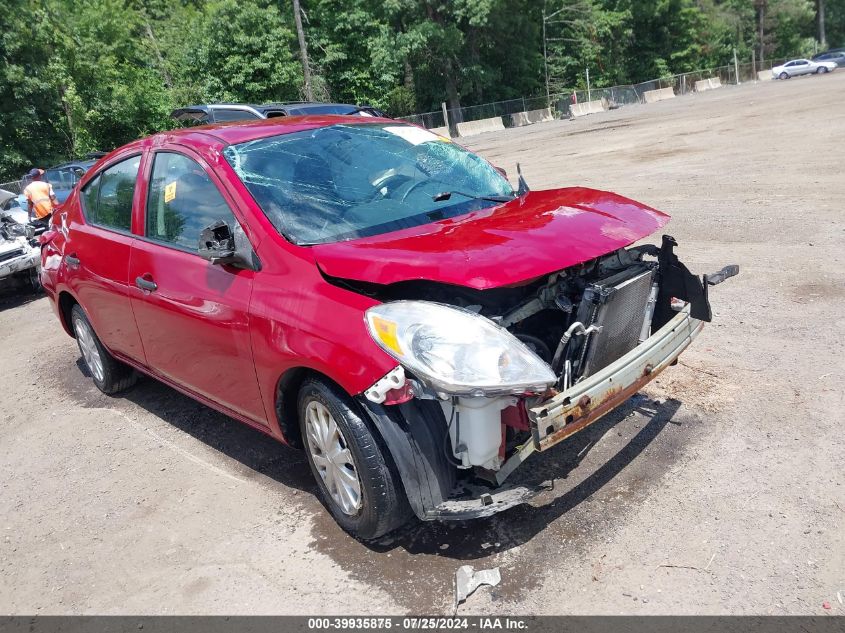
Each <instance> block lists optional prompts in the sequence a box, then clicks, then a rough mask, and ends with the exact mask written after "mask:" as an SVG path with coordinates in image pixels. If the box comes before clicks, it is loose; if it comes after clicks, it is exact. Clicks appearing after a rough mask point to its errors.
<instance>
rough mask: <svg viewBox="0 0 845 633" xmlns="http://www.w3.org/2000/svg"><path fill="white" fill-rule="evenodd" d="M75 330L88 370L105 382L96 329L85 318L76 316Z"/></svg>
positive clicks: (99, 380)
mask: <svg viewBox="0 0 845 633" xmlns="http://www.w3.org/2000/svg"><path fill="white" fill-rule="evenodd" d="M73 331H74V333H75V334H76V342H77V343H78V344H79V351H80V352H82V358H84V359H85V364H86V365H87V366H88V371H90V372H91V375H92V376H94V379H95V380H96V381H98V382H103V379H104V378H105V371H104V369H103V359H102V357H101V356H100V350H99V348H98V347H97V341H96V339H95V338H94V330H92V329H91V326H90V325H89V324H88V323H87V322H86V321H85V320H84V319H82V318H80V317H74V319H73Z"/></svg>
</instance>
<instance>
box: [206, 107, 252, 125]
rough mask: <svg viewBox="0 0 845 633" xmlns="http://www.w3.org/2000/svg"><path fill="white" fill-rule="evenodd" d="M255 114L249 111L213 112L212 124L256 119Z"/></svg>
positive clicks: (216, 110)
mask: <svg viewBox="0 0 845 633" xmlns="http://www.w3.org/2000/svg"><path fill="white" fill-rule="evenodd" d="M258 118H259V117H257V116H255V113H253V112H250V111H249V110H218V109H215V110H214V122H215V123H220V122H223V121H244V120H248V119H258Z"/></svg>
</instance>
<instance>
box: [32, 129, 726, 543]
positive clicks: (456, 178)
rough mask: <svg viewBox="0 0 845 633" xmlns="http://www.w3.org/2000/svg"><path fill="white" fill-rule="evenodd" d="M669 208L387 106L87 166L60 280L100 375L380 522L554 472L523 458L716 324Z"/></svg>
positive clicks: (625, 393)
mask: <svg viewBox="0 0 845 633" xmlns="http://www.w3.org/2000/svg"><path fill="white" fill-rule="evenodd" d="M668 221H669V216H667V215H666V214H664V213H662V212H660V211H657V210H655V209H652V208H650V207H648V206H647V205H644V204H641V203H638V202H635V201H633V200H630V199H628V198H625V197H622V196H620V195H617V194H614V193H608V192H605V191H597V190H594V189H586V188H580V187H572V188H566V189H553V190H548V191H529V190H528V187H527V185H526V184H525V182H524V180H523V179H522V177H521V176H520V186H519V189H518V190H517V191H514V190H513V188H512V187H511V185H510V184H509V182H508V181H507V179H506V178H505V177H504V176H503V175H502V173H501V172H500V171H499V170H497V169H496V168H494V167H493V166H492V165H490V164H489V163H488V162H487V161H485V160H484V159H482V158H481V157H479V156H477V155H475V154H473V153H471V152H469V151H467V150H466V149H463V148H462V147H460V146H459V145H456V144H454V143H452V142H450V141H449V140H448V139H445V138H444V137H442V136H438V135H436V134H432V133H431V132H429V131H427V130H424V129H422V128H419V127H415V126H412V125H408V124H404V123H400V122H397V121H393V120H390V119H372V118H371V119H362V118H361V117H353V116H350V117H336V116H325V117H284V118H281V119H273V120H268V121H256V122H251V123H244V124H235V125H231V124H230V125H222V126H207V127H194V128H186V129H181V130H175V131H170V132H163V133H161V134H157V135H155V136H153V137H150V138H146V139H144V140H140V141H136V142H134V143H130V144H129V145H126V146H125V147H122V148H120V149H118V150H115V151H114V152H112V153H111V154H109V155H108V156H106V157H105V158H104V159H102V160H101V161H99V162H98V163H97V165H95V166H94V167H93V168H92V169H91V170H90V171H89V172H88V173H87V174H86V175H85V176H84V177H83V179H82V182H81V183H80V185H79V186H78V187H77V188H76V189H75V190H74V192H73V194H72V195H71V197H70V198H69V199H68V201H67V203H66V204H65V205H64V207H63V208H62V209H61V212H59V213H56V214H54V215H53V226H52V228H51V230H50V231H48V232H47V233H45V234H44V235H43V236H42V238H41V242H42V245H43V248H42V273H41V278H42V282H43V285H44V288H45V291H46V292H47V294H48V295H49V297H50V298H51V299H52V303H53V306H54V308H55V311H56V313H57V315H58V317H59V319H60V321H61V324H62V326H63V327H64V329H65V330H66V332H67V333H68V334H70V335H71V336H73V337H75V338H76V340H77V342H78V345H79V349H80V351H81V353H82V357H83V359H84V361H85V366H86V367H87V368H88V370H89V371H90V373H91V375H92V377H93V380H94V383H95V384H96V386H97V387H98V388H99V389H100V390H102V391H104V392H105V393H116V392H119V391H121V390H122V389H125V388H127V387H129V386H130V385H131V384H132V382H133V381H134V379H135V375H136V374H135V370H138V371H140V372H143V373H144V374H148V375H150V376H153V377H155V378H157V379H159V380H161V381H163V382H165V383H167V384H169V385H171V386H173V387H174V388H176V389H178V390H180V391H182V392H184V393H186V394H188V395H190V396H192V397H194V398H196V399H197V400H199V401H201V402H203V403H205V404H207V405H208V406H210V407H213V408H215V409H217V410H219V411H222V412H224V413H226V414H228V415H230V416H232V417H234V418H236V419H238V420H241V421H243V422H245V423H246V424H249V425H250V426H252V427H255V428H257V429H259V430H261V431H263V432H264V433H267V434H269V435H271V436H273V437H275V438H277V439H278V440H280V441H282V442H285V443H288V444H290V445H293V446H296V447H301V448H304V450H305V453H306V456H307V459H308V461H309V464H310V467H311V470H312V472H313V474H314V477H315V480H316V482H317V487H318V490H319V493H320V496H321V499H322V501H323V503H324V504H325V506H326V507H327V508H328V509H329V510H330V512H331V513H332V515H333V516H334V517H335V519H336V520H337V521H338V523H339V524H340V525H341V526H342V527H343V528H344V529H346V530H348V531H349V532H351V533H352V534H354V535H356V536H358V537H359V538H363V539H372V538H375V537H378V536H380V535H382V534H385V533H386V532H388V531H390V530H391V529H393V528H396V527H398V526H399V525H401V524H403V523H404V522H405V521H406V520H407V519H408V518H409V517H410V516H412V515H416V516H417V517H418V518H420V519H423V520H434V519H440V520H450V519H451V520H462V519H469V518H473V517H482V516H489V515H491V514H493V513H495V512H499V511H501V510H504V509H506V508H510V507H513V506H515V505H517V504H520V503H523V502H525V501H526V500H528V499H530V498H531V497H532V496H533V495H536V494H537V493H538V492H540V491H541V490H544V489H545V488H544V487H543V486H542V485H541V484H539V483H537V484H529V483H524V484H513V483H509V482H508V477H509V475H510V474H511V473H512V472H513V471H514V470H515V469H516V468H518V467H519V466H520V464H522V463H523V462H524V461H525V460H527V459H528V458H529V457H530V455H531V454H532V453H533V452H535V451H545V450H549V449H551V448H552V447H553V446H555V445H556V444H558V443H559V442H561V441H563V440H564V439H566V438H568V437H569V436H571V435H572V434H574V433H576V432H578V431H579V430H581V429H583V428H585V427H587V426H588V425H590V424H592V423H593V422H595V421H596V420H597V419H599V418H600V417H602V416H603V415H605V414H606V413H608V412H609V411H611V410H613V409H614V408H615V407H617V406H619V405H620V404H622V403H623V402H625V401H626V400H627V399H628V398H629V397H630V396H631V395H633V394H634V393H636V392H637V391H638V390H639V389H641V388H642V387H643V386H644V385H646V384H647V383H648V382H649V381H651V380H652V379H654V378H655V377H656V376H657V375H658V374H660V372H661V371H663V370H664V369H666V368H667V367H668V366H670V365H672V364H673V363H674V362H675V361H676V360H677V358H678V355H679V354H681V352H682V351H683V350H684V349H685V348H686V347H687V346H688V345H689V344H690V343H691V342H692V340H693V339H694V338H695V337H696V336H697V335H698V334H699V332H700V331H701V330H702V328H703V326H704V323H705V322H707V321H710V320H711V312H710V305H709V300H708V287H710V286H712V285H715V284H717V283H719V282H720V281H722V280H723V279H725V278H726V277H729V276H731V275H732V274H736V272H737V269H736V268H735V267H729V268H726V269H723V270H722V271H721V272H719V273H717V274H716V275H713V276H704V277H697V276H695V275H692V274H691V273H690V272H689V271H688V270H687V268H686V267H685V266H684V265H683V264H682V263H681V262H680V261H679V260H678V258H677V256H676V255H675V253H674V248H675V246H676V242H675V241H674V240H673V239H672V238H671V237H669V236H663V238H662V242H661V243H660V245H659V246H658V245H652V244H642V245H639V246H632V244H633V243H634V242H636V241H638V240H640V239H641V238H643V237H645V236H647V235H650V234H652V233H654V232H655V231H657V230H658V229H660V228H661V227H662V226H664V225H665V224H666V223H667V222H668Z"/></svg>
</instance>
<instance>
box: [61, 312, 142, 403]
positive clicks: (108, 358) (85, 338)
mask: <svg viewBox="0 0 845 633" xmlns="http://www.w3.org/2000/svg"><path fill="white" fill-rule="evenodd" d="M70 315H71V323H72V324H73V333H74V335H75V336H76V343H77V345H79V352H80V354H82V360H83V361H85V367H86V368H87V369H88V373H89V374H91V379H92V380H93V381H94V385H95V386H96V387H97V389H99V390H100V391H102V392H103V393H105V394H109V395H111V394H114V393H117V392H119V391H123V390H124V389H128V388H129V387H131V386H132V385H134V384H135V382H136V381H137V380H138V375H137V374H136V373H135V370H134V369H132V368H131V367H129V366H128V365H125V364H123V363H121V362H120V361H119V360H117V359H116V358H115V357H114V356H112V355H111V354H109V352H108V350H107V349H106V348H105V347H103V344H102V343H101V342H100V339H99V338H98V337H97V334H96V333H95V332H94V328H93V327H92V326H91V322H90V321H89V320H88V317H87V316H86V315H85V311H84V310H83V309H82V307H81V306H80V305H79V304H78V303H77V304H76V305H74V306H73V308H72V309H71V311H70Z"/></svg>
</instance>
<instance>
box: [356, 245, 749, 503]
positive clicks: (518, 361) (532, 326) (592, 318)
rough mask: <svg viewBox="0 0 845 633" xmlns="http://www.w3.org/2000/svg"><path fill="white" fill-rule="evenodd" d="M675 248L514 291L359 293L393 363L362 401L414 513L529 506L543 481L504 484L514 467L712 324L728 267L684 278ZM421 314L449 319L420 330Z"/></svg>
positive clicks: (420, 288) (649, 248) (625, 254)
mask: <svg viewBox="0 0 845 633" xmlns="http://www.w3.org/2000/svg"><path fill="white" fill-rule="evenodd" d="M676 245H677V244H676V242H675V240H674V239H673V238H671V237H669V236H664V237H663V242H662V245H661V246H660V247H657V246H655V245H644V246H637V247H633V248H628V249H624V248H623V249H619V250H617V251H614V252H612V253H610V254H608V255H605V256H602V257H599V258H597V259H594V260H591V261H588V262H584V263H582V264H579V265H577V266H574V267H571V268H568V269H566V270H563V271H560V272H557V273H554V274H551V275H549V276H547V277H545V278H543V279H539V280H533V281H531V282H529V283H526V284H523V285H520V286H517V287H506V288H494V289H488V290H473V289H467V288H459V287H456V286H452V285H446V284H438V283H434V282H414V283H407V284H398V285H395V286H385V287H379V288H376V287H372V286H371V287H368V288H364V289H363V290H365V291H367V292H368V294H371V295H372V296H375V297H377V298H378V299H379V300H381V301H383V302H384V303H383V304H382V305H381V306H377V307H376V308H374V309H371V311H370V312H368V317H367V318H368V325H369V327H370V331H371V334H372V335H373V338H374V340H376V342H377V343H379V344H380V345H381V347H382V348H383V349H384V350H385V351H387V352H388V353H390V354H391V355H393V356H394V357H395V358H397V360H398V361H399V362H400V364H399V366H398V367H397V368H396V369H395V370H394V371H392V372H390V374H388V375H387V376H385V377H384V378H383V379H382V380H380V381H378V382H377V383H375V384H374V385H373V386H372V387H371V388H370V389H369V390H368V391H367V392H366V393H365V394H364V396H362V397H361V398H360V400H361V402H362V405H363V406H364V408H365V409H366V410H367V411H369V413H370V415H371V416H372V418H373V420H374V422H375V424H376V425H377V427H378V428H379V430H380V432H381V433H382V435H383V436H384V437H385V442H386V444H387V445H388V448H389V449H390V451H391V453H392V454H393V458H394V461H395V463H396V466H397V469H398V470H399V471H400V475H402V479H403V481H404V482H405V487H406V491H407V493H408V497H409V501H410V502H411V505H412V507H413V508H414V510H415V511H416V513H417V515H418V516H419V517H420V518H422V519H435V518H440V519H464V518H470V517H477V516H486V515H489V514H492V513H494V512H498V511H501V510H504V509H506V508H509V507H512V506H514V505H517V504H519V503H523V502H525V501H526V500H528V499H530V498H531V497H532V496H534V495H535V494H537V493H538V492H540V491H541V490H543V489H544V488H545V486H543V485H536V486H525V485H519V486H512V485H509V484H508V482H507V479H508V477H509V476H510V475H511V473H513V471H514V470H515V469H516V468H517V467H518V466H519V465H520V464H522V463H523V462H524V461H525V460H526V459H527V458H528V457H529V456H530V455H531V454H532V453H533V452H535V451H545V450H548V449H550V448H551V447H553V446H555V445H556V444H558V443H559V442H561V441H563V440H564V439H566V438H568V437H570V436H572V435H573V434H574V433H577V432H578V431H580V430H582V429H584V428H586V427H587V426H589V425H590V424H592V423H593V422H595V421H596V420H598V419H600V418H601V417H602V416H604V415H606V414H607V413H609V412H610V411H612V410H613V409H615V408H616V407H618V406H619V405H621V404H622V403H623V402H625V401H626V400H627V399H628V398H629V397H630V396H632V395H633V394H635V393H636V392H637V391H639V390H640V389H642V388H643V387H644V386H645V385H646V384H648V382H650V381H651V380H653V379H654V378H655V377H656V376H657V375H658V374H659V373H660V372H661V371H662V370H663V369H665V368H666V367H668V366H669V365H671V364H673V363H675V362H676V360H677V358H678V356H679V355H680V354H681V352H683V350H684V349H686V347H687V346H688V345H689V344H690V343H691V342H692V341H693V339H695V337H696V336H697V335H698V334H699V333H700V331H701V330H702V328H703V326H704V323H705V322H708V321H710V320H711V310H710V304H709V298H708V288H709V287H710V286H712V285H716V284H718V283H720V282H721V281H723V280H724V279H726V278H728V277H730V276H733V275H735V274H737V273H738V267H736V266H727V267H725V268H724V269H722V270H721V271H720V272H719V273H717V274H715V275H704V276H702V277H698V276H695V275H693V274H692V273H690V271H689V270H688V269H687V268H686V267H685V266H684V265H683V264H682V263H681V262H680V261H679V260H678V258H677V256H676V255H675V253H674V249H675V246H676ZM423 304H425V306H423ZM435 306H436V307H435ZM421 307H422V308H424V310H423V312H420V314H422V316H420V317H418V318H417V319H416V320H415V318H414V315H416V314H417V311H419V310H420V309H421ZM426 310H427V311H429V312H426ZM444 310H446V311H451V312H447V313H446V318H445V319H444V318H443V316H442V314H441V313H442V312H443V311H444ZM371 313H372V314H371ZM429 314H430V315H431V316H430V318H431V319H432V320H435V319H441V320H442V321H447V323H445V324H443V325H440V326H438V327H431V326H430V325H429V324H428V323H427V322H426V319H427V318H429V316H428V315H429ZM474 319H478V320H477V322H476V321H474ZM464 321H467V323H464ZM488 324H489V325H488ZM426 328H429V329H431V331H430V332H429V331H428V330H427V329H426ZM485 328H487V329H490V332H488V333H486V334H485V333H484V332H482V333H481V334H479V333H478V332H479V331H483V330H485ZM494 330H497V331H498V333H497V332H496V331H494ZM502 330H504V331H505V332H502ZM468 337H469V340H468ZM505 339H508V340H505ZM511 339H515V340H511ZM467 367H469V368H475V369H473V370H472V371H469V370H467V369H466V368H467ZM487 373H489V374H490V375H489V376H488V375H485V374H487ZM497 376H498V377H500V381H499V382H498V383H497V382H496V380H495V378H496V377H497Z"/></svg>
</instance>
